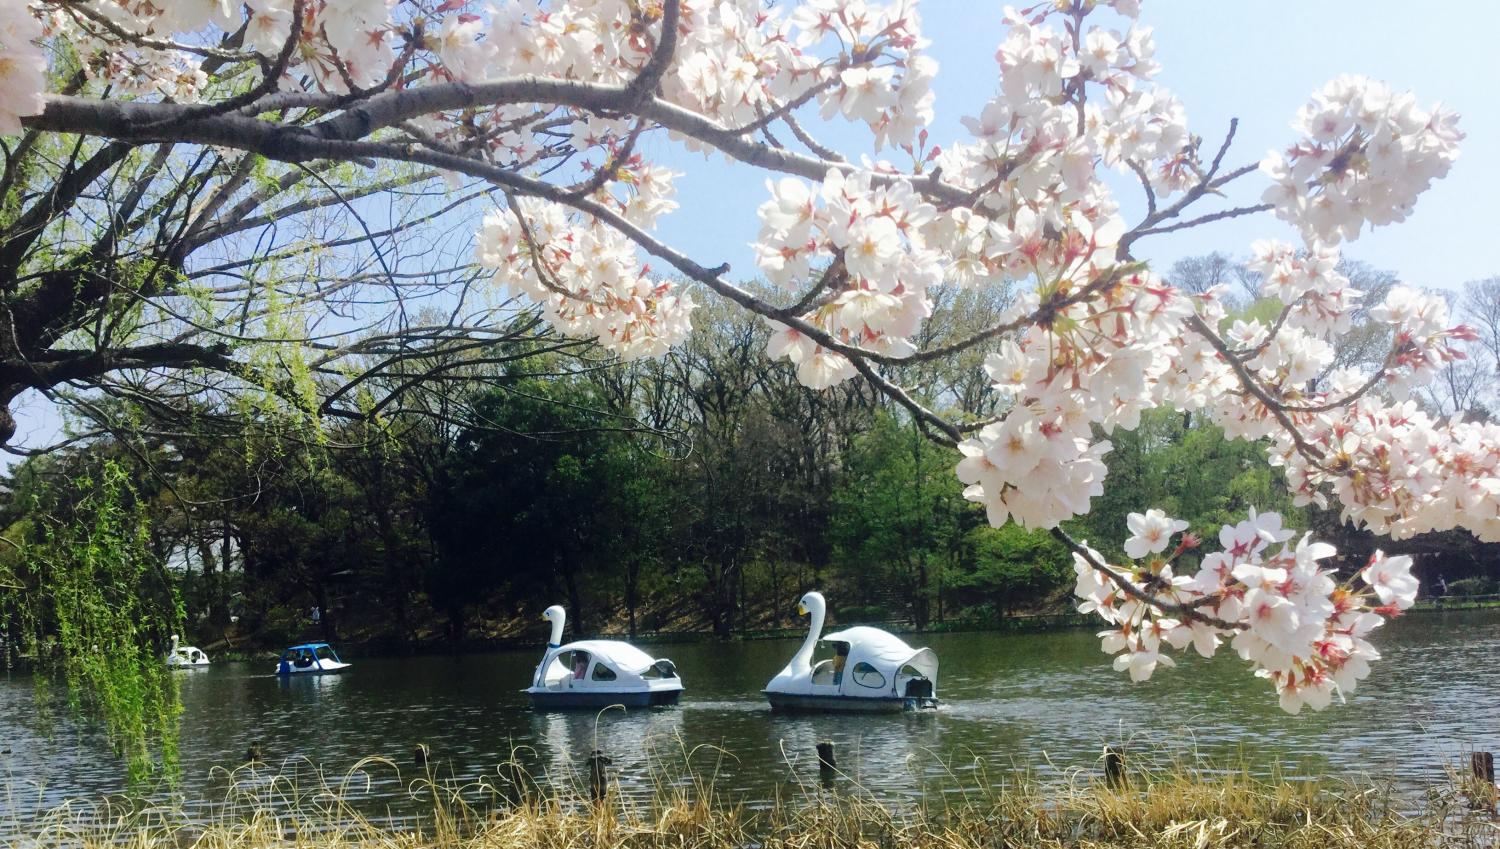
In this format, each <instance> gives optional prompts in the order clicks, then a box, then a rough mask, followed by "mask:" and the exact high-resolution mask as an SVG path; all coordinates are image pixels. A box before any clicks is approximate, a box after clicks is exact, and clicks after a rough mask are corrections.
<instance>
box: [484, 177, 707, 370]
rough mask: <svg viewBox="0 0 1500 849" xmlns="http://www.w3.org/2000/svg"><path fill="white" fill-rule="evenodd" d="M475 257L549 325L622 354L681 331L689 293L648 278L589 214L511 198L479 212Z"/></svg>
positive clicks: (655, 351) (621, 240)
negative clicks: (481, 219) (538, 311)
mask: <svg viewBox="0 0 1500 849" xmlns="http://www.w3.org/2000/svg"><path fill="white" fill-rule="evenodd" d="M475 258H476V259H477V260H478V262H479V264H480V265H481V266H484V267H486V268H492V269H494V275H495V279H496V280H498V281H501V282H502V283H504V284H505V285H506V286H507V287H508V288H509V289H511V290H512V291H513V292H515V293H516V294H521V295H525V296H526V297H527V298H529V299H530V300H532V301H533V302H535V303H537V304H539V305H541V307H542V310H543V315H544V316H545V317H546V318H547V320H548V321H550V322H551V323H552V325H553V326H554V327H557V328H558V329H560V330H562V331H563V332H564V333H567V334H570V335H572V336H578V337H584V338H592V339H596V340H598V341H599V342H600V343H601V344H603V345H605V346H607V347H609V348H611V349H612V350H614V351H615V352H616V353H618V354H619V355H620V356H621V357H623V358H626V359H634V358H638V357H652V356H660V355H662V354H664V353H666V351H667V349H668V348H670V347H671V346H673V345H675V344H677V343H679V342H681V341H683V339H685V338H686V337H687V333H688V329H689V326H690V325H689V316H690V315H691V314H692V311H693V302H692V299H690V298H689V297H688V296H687V295H686V294H685V293H683V294H679V293H677V292H675V291H674V290H673V289H672V287H671V286H669V285H667V284H664V283H662V282H660V281H659V280H655V279H653V278H652V276H651V274H650V269H649V268H647V267H645V266H642V265H641V264H640V262H639V261H638V260H637V258H636V252H635V247H634V245H633V244H632V243H631V242H630V241H629V240H627V239H626V238H625V237H624V236H623V235H622V234H621V233H620V231H619V230H617V229H615V228H613V227H609V226H607V225H605V224H603V223H602V222H600V221H598V220H597V219H593V218H588V219H579V218H577V217H576V216H569V215H568V214H567V213H566V212H565V211H564V210H563V209H562V208H561V207H558V206H556V205H554V204H548V203H544V202H541V201H536V200H531V199H526V198H517V199H516V200H515V201H514V202H513V208H512V209H504V210H496V211H494V212H491V213H490V214H489V215H487V216H485V219H484V226H483V229H482V230H481V231H480V234H479V238H478V242H477V246H476V249H475Z"/></svg>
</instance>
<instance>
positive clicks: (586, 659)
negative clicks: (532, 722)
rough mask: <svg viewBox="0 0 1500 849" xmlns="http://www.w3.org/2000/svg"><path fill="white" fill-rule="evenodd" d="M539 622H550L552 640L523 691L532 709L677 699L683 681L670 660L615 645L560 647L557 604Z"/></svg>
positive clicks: (630, 704) (596, 642)
mask: <svg viewBox="0 0 1500 849" xmlns="http://www.w3.org/2000/svg"><path fill="white" fill-rule="evenodd" d="M542 618H543V619H546V620H547V621H549V622H551V623H552V635H551V637H550V638H549V639H548V640H547V650H546V651H545V652H544V653H543V654H542V662H541V663H539V664H537V667H536V674H535V675H533V676H532V679H531V686H530V687H527V688H526V689H525V690H524V691H523V692H525V693H526V694H527V695H529V696H530V697H531V706H532V707H534V708H538V709H546V708H604V707H609V706H611V705H624V706H625V707H656V706H661V705H675V704H677V699H678V698H679V697H680V696H681V695H682V678H681V677H680V676H679V675H678V674H677V667H675V666H673V665H672V661H670V660H666V659H661V660H658V659H656V658H654V657H652V656H651V655H649V654H646V653H645V652H643V651H641V650H640V649H638V648H636V647H635V646H632V645H631V644H629V643H624V642H620V641H618V640H579V641H577V642H573V643H568V644H567V645H563V644H562V635H563V624H564V623H565V622H566V621H567V612H566V611H565V610H563V608H562V607H561V606H560V605H553V606H551V607H549V608H547V610H546V612H544V613H543V614H542Z"/></svg>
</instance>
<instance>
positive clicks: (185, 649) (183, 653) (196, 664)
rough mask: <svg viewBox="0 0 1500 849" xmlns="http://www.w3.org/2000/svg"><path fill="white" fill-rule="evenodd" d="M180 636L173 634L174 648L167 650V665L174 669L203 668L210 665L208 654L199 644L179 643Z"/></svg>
mask: <svg viewBox="0 0 1500 849" xmlns="http://www.w3.org/2000/svg"><path fill="white" fill-rule="evenodd" d="M179 639H180V638H179V637H178V636H177V635H176V634H173V635H172V648H171V650H169V651H168V652H167V665H168V666H170V667H172V668H173V669H202V668H203V667H206V666H208V655H207V654H206V653H204V651H203V650H202V649H200V648H198V647H197V646H184V645H180V644H179Z"/></svg>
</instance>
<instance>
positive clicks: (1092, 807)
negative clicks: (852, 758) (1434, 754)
mask: <svg viewBox="0 0 1500 849" xmlns="http://www.w3.org/2000/svg"><path fill="white" fill-rule="evenodd" d="M378 770H390V771H393V772H394V771H396V770H397V767H396V765H395V764H394V763H391V762H390V761H386V760H382V759H369V760H366V761H363V762H361V763H360V764H358V765H356V767H355V768H354V769H351V770H350V771H349V772H348V773H347V774H345V775H343V776H339V777H337V778H328V777H326V776H324V775H322V774H321V773H318V772H316V771H314V772H312V773H311V774H309V772H308V771H307V770H299V771H298V774H297V776H296V777H295V778H293V777H291V776H287V775H282V774H267V772H266V770H264V769H250V768H242V769H240V770H236V771H234V772H232V773H227V774H226V776H227V779H228V781H227V786H228V788H229V789H228V791H227V793H226V795H225V797H224V799H223V801H221V802H220V803H217V804H216V805H214V806H212V807H211V808H210V809H209V810H207V811H204V810H194V811H188V810H184V809H179V808H163V807H131V806H111V805H108V804H97V805H80V804H71V805H65V806H62V807H61V808H58V809H56V810H54V811H51V812H49V813H48V814H47V815H46V816H44V817H42V818H40V819H39V820H37V821H36V822H33V823H31V824H29V825H28V826H27V828H26V836H25V838H24V839H22V840H21V841H20V843H19V845H23V846H70V847H82V849H96V847H97V849H103V848H104V847H130V849H182V848H183V847H194V849H417V847H451V849H750V848H751V847H755V849H856V848H857V849H865V848H866V847H868V849H1022V847H1025V849H1032V847H1035V849H1062V848H1063V847H1068V849H1115V848H1116V847H1121V848H1122V849H1123V847H1153V849H1230V848H1231V847H1233V848H1234V849H1281V847H1285V849H1419V847H1423V848H1425V847H1444V849H1448V847H1453V848H1454V849H1457V847H1492V846H1500V824H1497V820H1496V819H1495V817H1494V815H1493V811H1494V798H1493V795H1492V794H1487V791H1486V790H1485V789H1484V788H1481V787H1475V786H1472V785H1469V786H1466V784H1465V782H1463V781H1458V780H1454V781H1450V782H1447V783H1445V784H1443V785H1442V786H1439V787H1434V788H1431V789H1430V790H1429V791H1427V792H1426V794H1425V795H1423V796H1421V797H1420V798H1416V797H1413V796H1412V795H1410V794H1409V793H1408V794H1401V795H1398V794H1396V793H1394V792H1393V791H1392V790H1391V788H1390V787H1389V786H1386V785H1382V784H1379V783H1375V782H1369V781H1362V782H1357V783H1355V782H1347V783H1345V782H1329V781H1323V782H1312V781H1297V780H1289V779H1284V778H1257V777H1253V776H1251V775H1250V774H1248V773H1247V772H1245V771H1243V770H1240V771H1210V770H1206V769H1201V768H1193V767H1187V766H1183V765H1181V764H1178V763H1168V764H1167V765H1165V766H1162V767H1154V768H1150V769H1145V770H1141V769H1137V770H1136V771H1134V772H1133V773H1132V774H1131V776H1130V781H1129V784H1128V786H1126V787H1121V788H1111V787H1107V786H1105V785H1104V783H1103V782H1102V781H1100V780H1095V779H1094V778H1091V777H1089V776H1086V775H1084V774H1082V773H1079V774H1076V775H1075V776H1074V777H1073V778H1072V780H1069V781H1064V782H1061V783H1059V782H1046V783H1043V782H1037V781H1034V780H1031V779H1030V778H1028V777H1027V776H1026V775H1025V774H1018V775H1007V776H1006V777H1005V778H1004V779H1002V780H998V781H996V782H994V783H990V780H989V779H988V778H985V777H983V776H982V775H981V776H979V777H977V778H976V779H974V780H975V782H976V783H977V784H978V786H973V787H968V788H965V792H963V793H959V794H939V795H935V796H932V797H929V798H924V799H922V800H919V801H917V802H914V803H912V804H910V805H905V806H900V807H892V806H890V805H888V804H882V803H881V802H879V801H877V800H875V799H874V798H873V797H872V796H871V795H870V794H867V793H865V792H863V791H862V790H861V789H860V788H858V787H857V786H854V785H853V784H852V783H851V782H850V781H849V780H848V779H847V778H846V777H836V778H835V779H834V780H833V781H832V786H831V787H824V786H822V785H811V784H809V785H802V786H800V787H799V788H797V790H796V792H795V793H794V794H793V796H792V798H788V799H784V800H778V801H777V802H776V803H775V804H772V805H769V806H765V807H757V808H754V809H751V808H748V807H746V806H744V805H742V804H739V803H736V802H735V801H733V800H729V799H724V798H721V797H720V796H719V795H718V794H717V793H716V792H715V790H714V787H713V780H714V776H713V773H708V774H706V775H705V774H700V773H692V774H689V775H686V776H684V775H666V774H656V775H654V784H655V789H654V792H651V793H648V794H646V795H645V796H644V797H643V796H641V795H638V794H632V795H631V796H629V797H625V796H622V795H621V794H619V793H618V792H616V790H614V789H611V790H610V791H609V792H608V794H607V796H606V798H605V799H604V800H602V801H599V802H595V801H593V800H592V799H591V798H589V797H590V795H591V794H590V793H589V789H588V782H587V780H586V778H584V779H583V780H581V781H578V780H575V781H572V782H569V781H562V782H557V781H548V782H546V788H545V789H544V787H543V785H542V784H539V783H537V782H535V781H533V780H532V779H531V778H530V777H529V776H527V775H525V774H524V773H522V772H521V771H520V769H519V767H518V766H517V765H516V764H515V763H514V762H513V763H510V764H504V765H501V766H500V768H499V769H497V771H496V773H495V774H494V775H493V776H492V777H490V778H488V779H485V780H483V781H480V782H474V783H468V784H465V785H461V786H459V785H455V784H453V783H451V782H445V781H443V780H441V779H440V778H438V776H437V775H435V774H434V772H433V771H431V770H424V771H422V772H421V773H420V774H418V775H415V776H408V778H407V779H406V781H407V785H406V786H407V787H408V790H409V791H410V793H411V794H412V795H413V797H414V798H415V799H417V800H418V801H420V803H421V807H422V809H423V813H422V814H421V815H420V816H417V817H408V818H403V819H394V820H372V819H370V818H369V817H368V816H367V815H366V814H365V813H363V812H362V811H361V810H360V809H359V808H358V807H356V805H355V804H354V803H353V801H352V800H354V799H356V798H358V796H359V794H360V792H361V787H362V783H363V782H365V781H367V780H368V776H369V775H370V774H371V773H372V772H373V771H378ZM575 778H576V777H575Z"/></svg>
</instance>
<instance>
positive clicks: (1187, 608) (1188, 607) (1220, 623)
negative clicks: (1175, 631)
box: [1052, 526, 1249, 631]
mask: <svg viewBox="0 0 1500 849" xmlns="http://www.w3.org/2000/svg"><path fill="white" fill-rule="evenodd" d="M1052 536H1053V537H1054V538H1055V539H1057V541H1058V542H1061V543H1062V544H1063V545H1065V546H1067V547H1068V550H1069V551H1071V552H1073V553H1074V554H1076V555H1078V556H1079V557H1081V558H1083V560H1084V561H1085V562H1086V563H1088V564H1089V566H1091V567H1093V568H1094V569H1096V570H1098V571H1099V572H1102V573H1103V574H1104V576H1105V577H1107V578H1109V580H1110V582H1111V583H1113V584H1114V585H1115V586H1117V587H1119V588H1120V591H1121V592H1123V593H1125V594H1126V595H1128V596H1130V597H1131V598H1133V599H1135V600H1136V601H1139V602H1141V603H1142V604H1146V605H1150V606H1151V607H1154V608H1156V609H1158V610H1161V611H1163V612H1165V613H1172V614H1176V615H1177V616H1181V617H1182V618H1183V619H1189V620H1194V621H1198V622H1202V623H1203V624H1205V625H1212V626H1213V627H1215V628H1221V629H1223V630H1225V631H1243V630H1246V629H1247V628H1248V627H1249V626H1248V625H1246V624H1245V623H1243V622H1230V621H1229V620H1227V619H1220V618H1219V617H1217V616H1210V615H1209V614H1207V613H1204V612H1203V611H1202V610H1201V609H1200V608H1202V607H1206V606H1208V605H1210V604H1213V603H1215V601H1216V599H1214V597H1213V596H1204V597H1203V598H1201V599H1198V600H1196V601H1194V602H1192V603H1190V604H1182V603H1179V602H1171V601H1163V600H1162V599H1161V598H1160V597H1159V596H1152V595H1147V594H1146V592H1145V591H1144V590H1142V589H1141V588H1140V587H1138V586H1136V584H1135V582H1133V581H1131V580H1129V579H1127V578H1126V577H1125V576H1123V575H1121V574H1119V573H1118V572H1116V571H1115V570H1114V567H1112V566H1110V565H1108V564H1106V563H1102V562H1100V561H1099V558H1097V557H1095V556H1094V552H1093V551H1091V550H1089V548H1088V547H1087V546H1085V545H1082V544H1080V543H1079V542H1078V541H1077V540H1075V539H1073V537H1072V536H1070V535H1069V534H1068V532H1067V531H1065V530H1063V529H1062V527H1061V526H1057V527H1054V528H1053V529H1052Z"/></svg>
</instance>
